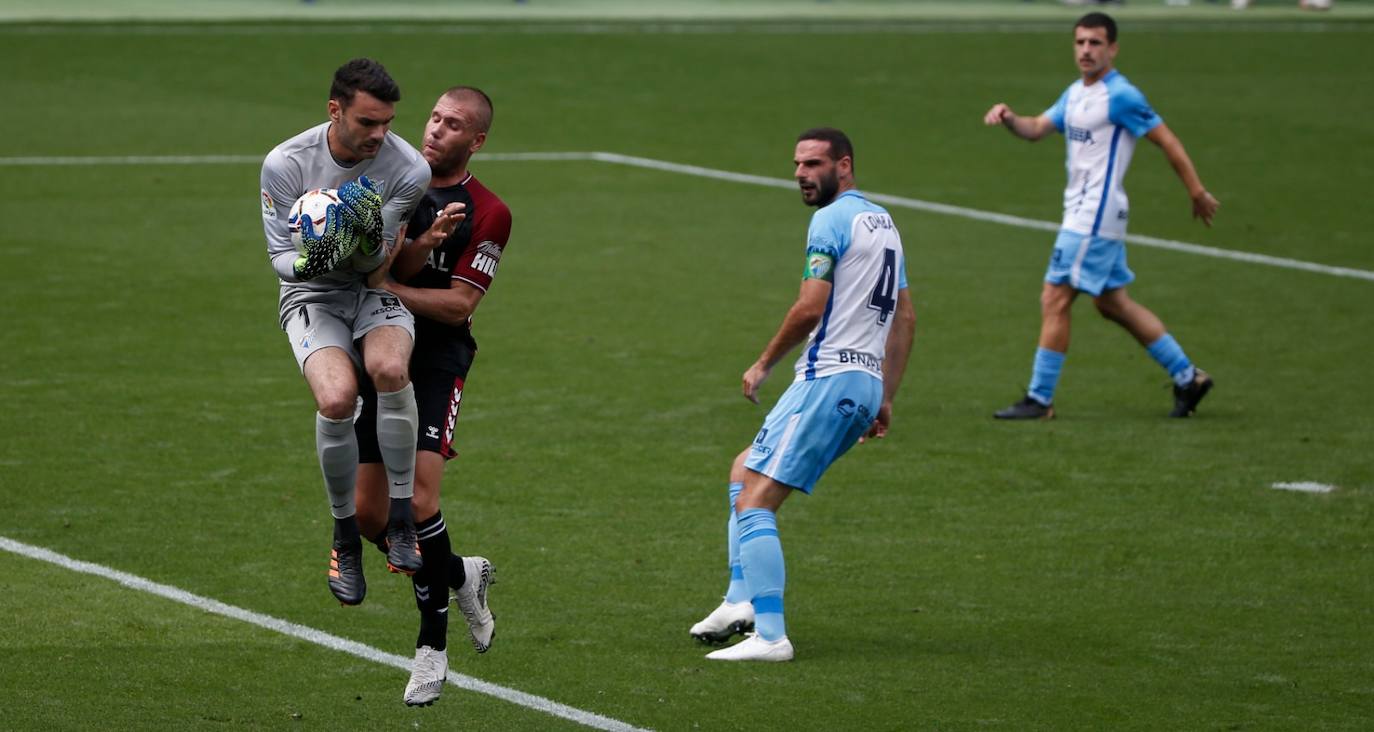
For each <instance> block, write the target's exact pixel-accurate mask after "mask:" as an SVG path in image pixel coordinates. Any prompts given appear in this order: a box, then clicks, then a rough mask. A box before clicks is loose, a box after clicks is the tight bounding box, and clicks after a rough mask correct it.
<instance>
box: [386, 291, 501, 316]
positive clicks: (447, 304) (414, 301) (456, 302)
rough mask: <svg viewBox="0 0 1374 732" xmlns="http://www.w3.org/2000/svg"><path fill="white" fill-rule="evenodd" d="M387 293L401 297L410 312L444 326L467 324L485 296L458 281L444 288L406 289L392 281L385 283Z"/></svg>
mask: <svg viewBox="0 0 1374 732" xmlns="http://www.w3.org/2000/svg"><path fill="white" fill-rule="evenodd" d="M385 287H386V289H387V290H388V291H389V292H391V294H393V295H395V296H397V297H399V298H401V303H402V304H404V305H405V306H406V309H408V310H410V312H412V313H414V314H416V315H421V316H424V317H426V318H429V319H431V320H437V321H439V322H440V323H446V324H448V325H462V324H464V323H466V322H468V318H469V317H470V316H471V315H472V313H473V311H475V310H477V306H478V304H480V303H481V302H482V296H483V295H485V294H486V293H485V292H483V291H482V290H481V289H479V288H476V287H473V286H472V285H470V284H468V283H466V282H463V281H461V280H450V281H449V286H448V287H447V288H441V287H409V286H407V285H403V284H401V283H399V282H396V281H394V280H393V281H391V282H388V283H386V285H385Z"/></svg>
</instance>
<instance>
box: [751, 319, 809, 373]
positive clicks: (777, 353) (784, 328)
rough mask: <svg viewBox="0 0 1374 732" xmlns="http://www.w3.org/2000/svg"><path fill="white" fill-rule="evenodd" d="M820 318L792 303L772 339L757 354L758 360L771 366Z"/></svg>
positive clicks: (764, 364)
mask: <svg viewBox="0 0 1374 732" xmlns="http://www.w3.org/2000/svg"><path fill="white" fill-rule="evenodd" d="M820 320H821V316H820V315H816V314H813V313H810V312H807V311H806V310H804V309H803V308H801V307H799V306H798V305H793V306H792V308H791V309H790V310H788V311H787V316H786V317H785V318H783V321H782V325H781V326H779V327H778V332H777V333H775V334H774V335H773V338H772V340H770V341H768V345H767V346H766V347H765V348H764V349H763V353H761V354H759V359H758V362H759V363H760V364H763V366H764V367H765V368H769V369H771V368H773V366H775V365H777V363H778V361H780V360H782V357H783V356H786V355H787V352H788V351H791V350H792V349H793V348H796V347H797V345H798V344H800V343H802V342H803V341H805V340H806V336H807V335H809V334H810V333H811V329H812V328H815V327H816V324H817V323H819V322H820Z"/></svg>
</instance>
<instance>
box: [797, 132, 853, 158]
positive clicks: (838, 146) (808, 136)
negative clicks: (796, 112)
mask: <svg viewBox="0 0 1374 732" xmlns="http://www.w3.org/2000/svg"><path fill="white" fill-rule="evenodd" d="M802 140H820V141H821V142H828V143H830V159H831V160H836V161H838V160H839V159H840V158H842V157H845V156H846V155H848V156H849V160H850V162H851V163H852V162H853V161H854V145H853V144H852V143H850V142H849V136H848V135H846V134H844V133H843V132H840V131H839V130H837V129H835V128H834V127H813V128H811V129H809V130H807V131H806V132H803V133H801V134H800V135H797V142H801V141H802Z"/></svg>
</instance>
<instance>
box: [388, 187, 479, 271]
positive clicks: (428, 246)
mask: <svg viewBox="0 0 1374 732" xmlns="http://www.w3.org/2000/svg"><path fill="white" fill-rule="evenodd" d="M466 209H467V204H464V203H457V202H455V203H450V204H449V205H447V206H445V207H444V210H442V211H440V212H439V215H438V216H435V217H434V223H433V224H431V225H430V227H429V228H428V229H426V230H425V231H423V232H419V233H418V235H417V236H416V237H415V238H414V239H412V240H410V241H409V242H408V243H407V244H406V246H405V249H404V251H402V252H401V255H400V256H399V257H397V258H396V263H395V264H394V265H393V266H392V268H391V269H392V276H394V277H395V278H396V280H397V281H398V282H405V281H406V280H409V279H410V278H411V277H412V276H414V275H415V273H416V272H419V271H420V270H421V269H424V266H425V262H426V261H428V260H429V253H430V252H432V251H434V250H435V249H437V248H438V247H439V245H441V244H443V243H444V240H445V239H448V237H449V234H452V233H453V231H454V229H457V228H458V225H459V224H461V223H463V219H466V218H467V213H466ZM397 241H400V239H397Z"/></svg>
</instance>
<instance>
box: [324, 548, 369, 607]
mask: <svg viewBox="0 0 1374 732" xmlns="http://www.w3.org/2000/svg"><path fill="white" fill-rule="evenodd" d="M329 591H330V592H332V593H334V597H336V598H338V600H339V604H341V605H361V604H362V602H363V597H364V596H365V595H367V582H366V581H365V580H364V579H363V545H362V542H360V541H359V542H353V543H348V542H342V541H339V540H337V539H336V540H335V541H334V547H333V549H331V550H330V551H329Z"/></svg>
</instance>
